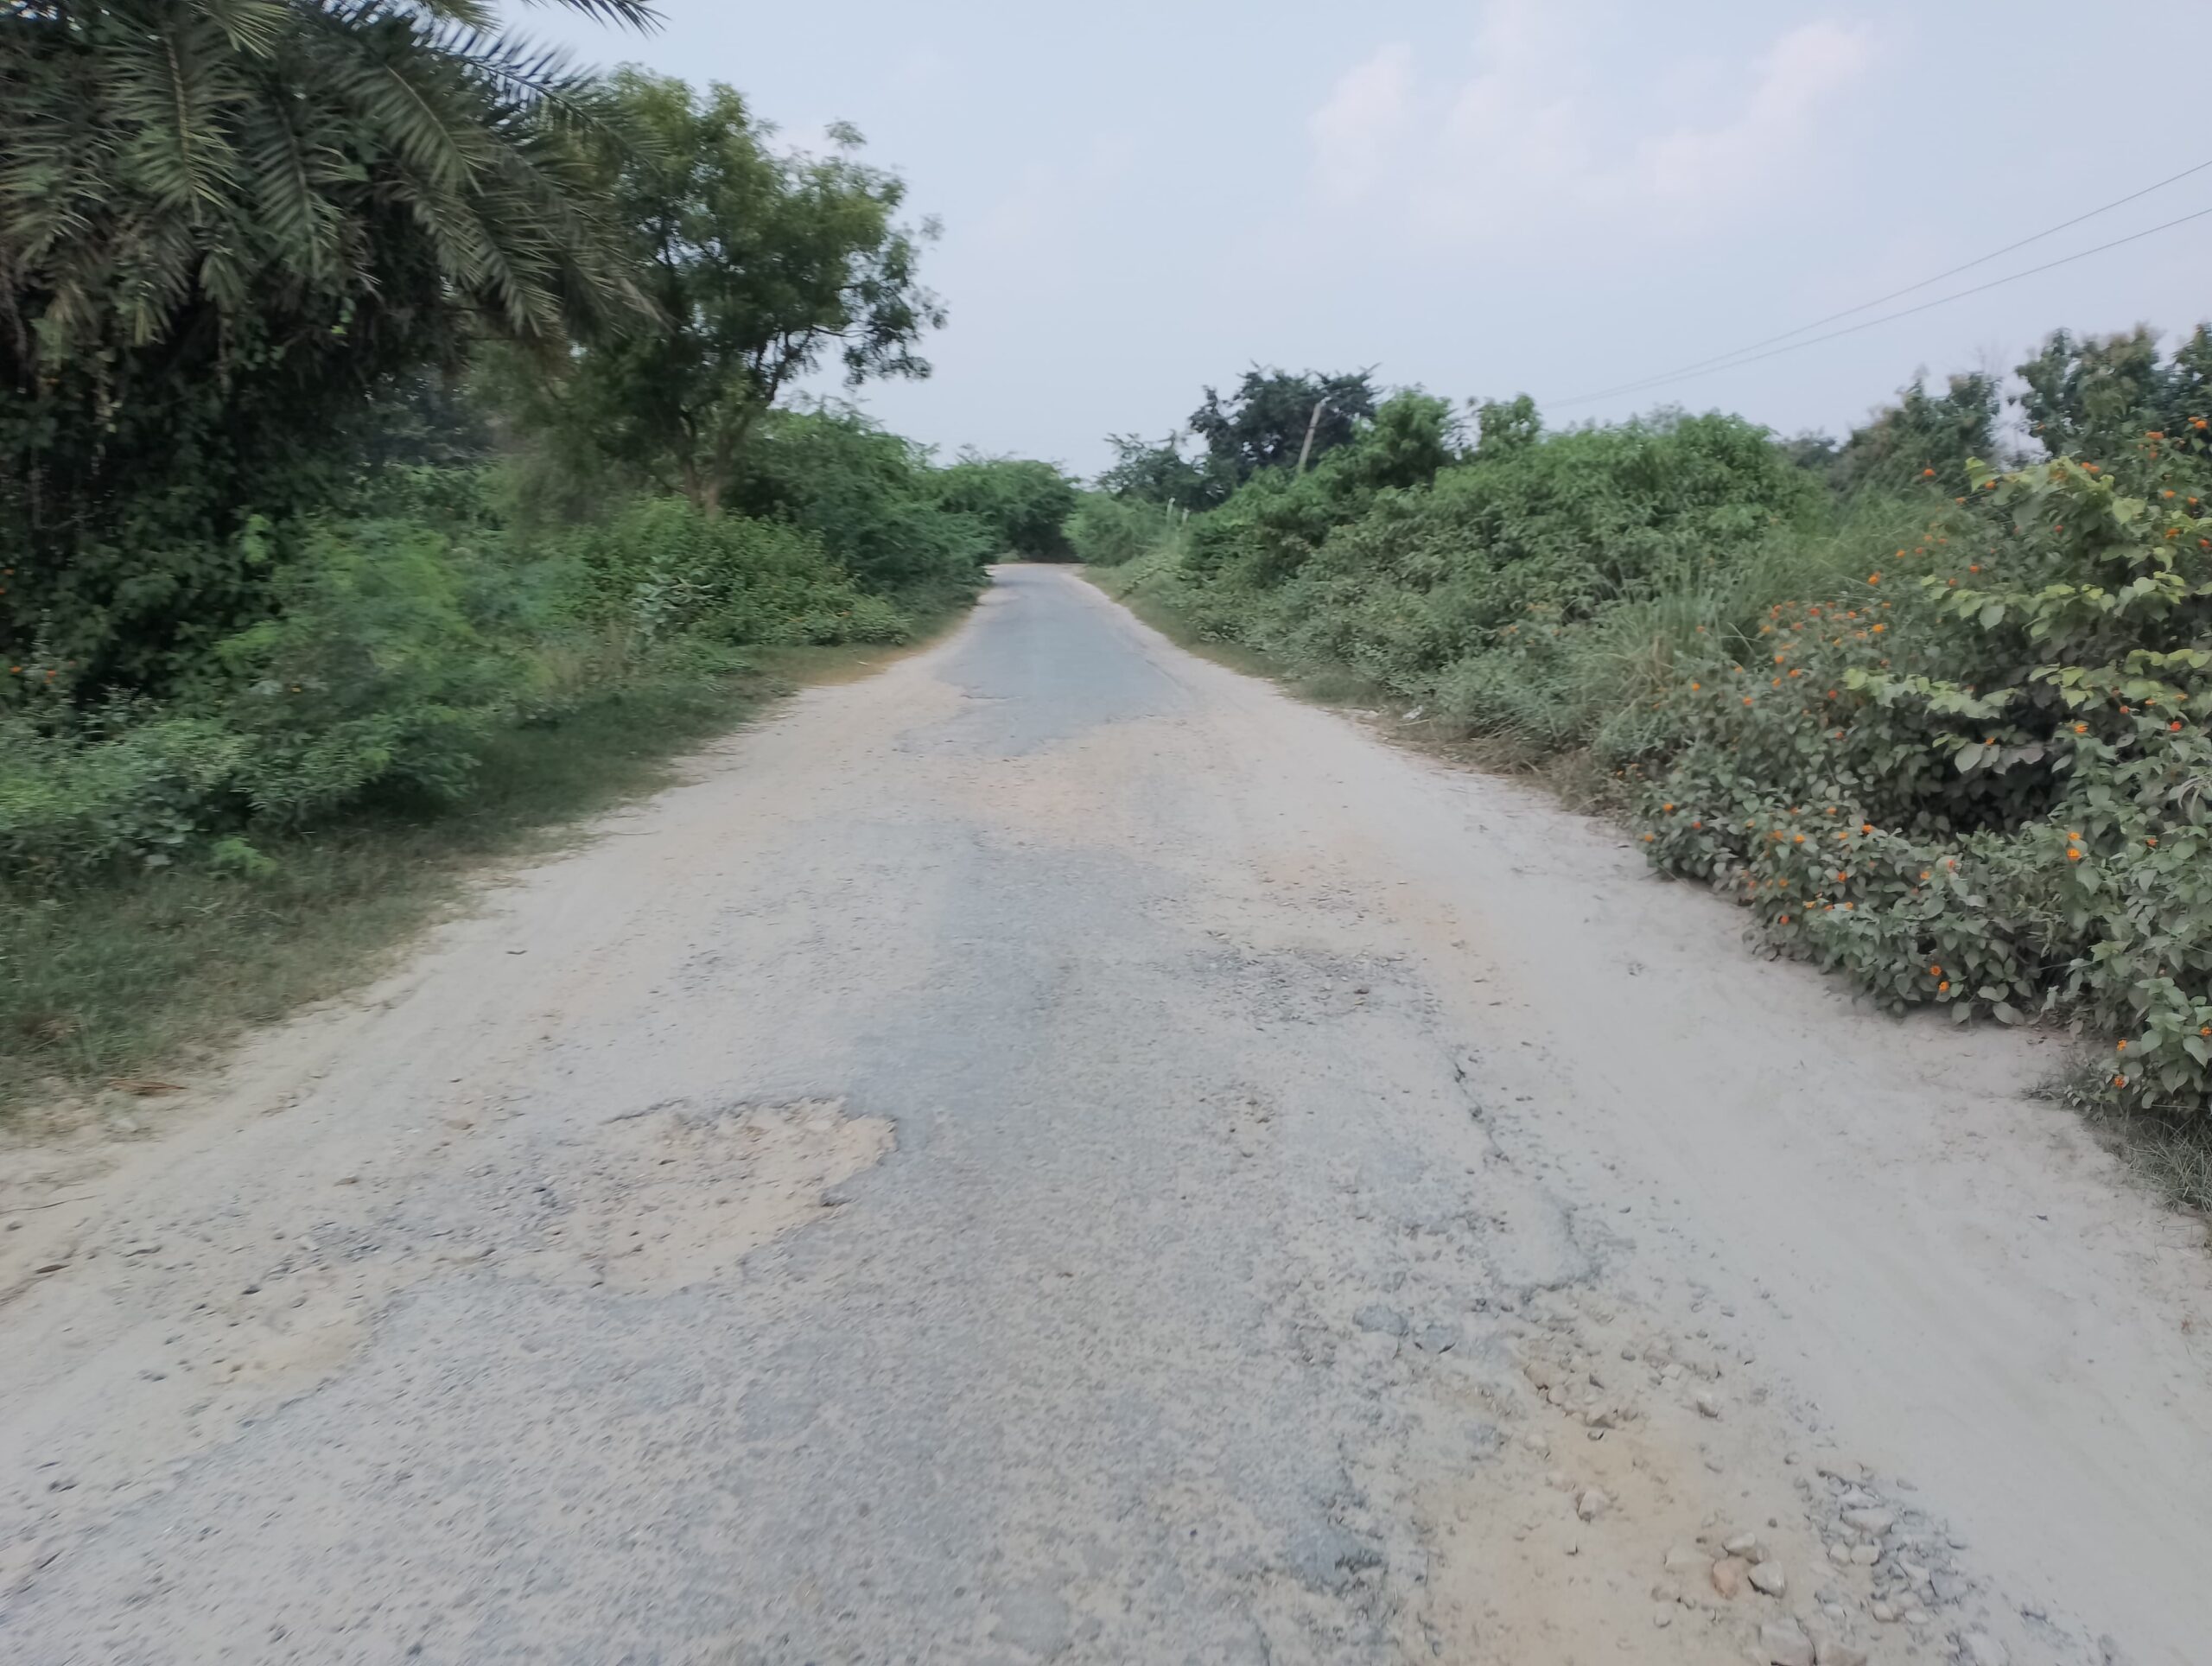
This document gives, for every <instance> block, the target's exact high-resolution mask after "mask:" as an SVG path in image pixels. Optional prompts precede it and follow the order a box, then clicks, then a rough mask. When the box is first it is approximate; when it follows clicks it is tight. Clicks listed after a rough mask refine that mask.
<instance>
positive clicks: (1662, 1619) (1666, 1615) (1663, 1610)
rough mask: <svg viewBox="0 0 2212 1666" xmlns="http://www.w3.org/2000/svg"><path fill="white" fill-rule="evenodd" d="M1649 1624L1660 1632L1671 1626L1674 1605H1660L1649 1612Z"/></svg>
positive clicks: (1673, 1619) (1673, 1618)
mask: <svg viewBox="0 0 2212 1666" xmlns="http://www.w3.org/2000/svg"><path fill="white" fill-rule="evenodd" d="M1651 1623H1652V1625H1655V1626H1656V1627H1658V1629H1659V1630H1661V1631H1665V1630H1666V1629H1667V1628H1668V1627H1669V1625H1673V1624H1674V1623H1675V1607H1674V1605H1673V1604H1672V1603H1662V1604H1660V1605H1659V1606H1657V1607H1656V1608H1654V1609H1653V1610H1652V1611H1651Z"/></svg>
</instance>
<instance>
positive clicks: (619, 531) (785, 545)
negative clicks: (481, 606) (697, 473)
mask: <svg viewBox="0 0 2212 1666" xmlns="http://www.w3.org/2000/svg"><path fill="white" fill-rule="evenodd" d="M562 547H563V553H564V554H565V555H566V556H567V557H568V559H569V560H570V561H571V562H573V563H575V569H576V575H577V579H576V590H575V604H574V605H575V608H576V610H577V612H578V614H579V615H580V617H582V618H583V619H585V620H588V621H590V622H592V623H595V624H596V623H605V622H620V623H622V624H625V625H627V626H632V627H633V628H634V629H635V630H637V631H638V632H639V634H640V635H641V636H642V637H644V638H645V639H646V640H648V641H663V640H666V639H671V638H673V637H677V636H682V635H696V636H699V637H702V638H704V639H707V640H709V641H712V642H720V643H723V644H726V645H753V644H794V643H829V642H897V641H900V640H903V639H905V637H906V635H907V633H908V632H909V630H910V628H911V627H910V626H909V625H908V622H907V620H906V617H905V615H904V614H900V613H899V610H898V609H897V608H896V607H893V606H892V604H891V603H890V602H888V601H886V600H885V599H884V598H883V597H881V596H879V595H868V594H866V593H864V592H862V591H861V589H860V588H858V587H857V586H856V585H855V583H854V582H853V581H852V578H851V577H850V575H848V574H847V573H846V572H845V571H844V570H843V569H841V568H840V567H838V566H837V564H836V563H835V562H833V561H831V560H830V558H829V554H828V552H827V551H826V550H824V549H823V545H822V542H821V540H820V539H819V538H817V537H815V536H814V535H813V534H812V533H810V532H808V531H804V530H802V529H800V528H798V527H794V526H790V525H783V524H780V523H778V522H774V521H762V520H753V519H749V518H747V517H745V516H742V515H709V514H706V513H704V512H701V511H699V510H696V509H694V508H693V507H691V506H690V504H688V503H685V502H683V500H682V499H675V498H640V499H637V500H636V501H635V502H633V503H632V504H630V505H629V506H627V507H626V508H625V509H623V510H622V511H621V512H619V513H617V514H615V515H613V516H611V517H610V518H607V520H606V521H604V522H601V523H599V524H597V525H591V526H587V527H582V528H579V529H577V530H576V531H574V532H572V533H570V534H569V536H568V537H567V538H566V539H564V540H563V546H562Z"/></svg>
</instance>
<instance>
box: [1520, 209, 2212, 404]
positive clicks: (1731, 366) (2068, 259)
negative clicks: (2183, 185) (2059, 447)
mask: <svg viewBox="0 0 2212 1666" xmlns="http://www.w3.org/2000/svg"><path fill="white" fill-rule="evenodd" d="M2207 214H2212V208H2199V209H2198V210H2197V211H2196V213H2193V214H2183V215H2182V216H2181V217H2180V219H2170V220H2168V221H2166V223H2165V224H2164V225H2163V226H2152V227H2150V228H2149V229H2148V230H2146V231H2141V232H2130V233H2129V234H2128V235H2127V236H2126V237H2117V238H2113V240H2112V241H2111V242H2109V243H2100V244H2099V245H2097V246H2096V247H2095V248H2094V249H2084V250H2082V251H2081V252H2080V253H2078V254H2070V255H2061V256H2060V257H2059V258H2057V259H2056V260H2047V261H2045V262H2044V264H2042V265H2040V266H2031V267H2029V268H2028V269H2027V270H2025V271H2024V272H2011V273H2007V274H2006V275H2005V277H1993V278H1991V279H1990V280H1989V282H1988V283H1977V284H1975V285H1974V288H1972V289H1961V290H1959V291H1957V292H1956V293H1955V294H1953V295H1942V296H1936V299H1935V300H1933V301H1923V302H1921V303H1920V304H1919V305H1918V306H1916V307H1903V308H1898V310H1897V311H1896V312H1893V313H1884V314H1883V315H1881V316H1880V317H1879V318H1870V319H1868V320H1866V321H1865V322H1864V323H1860V324H1847V325H1845V326H1844V327H1842V328H1841V329H1840V330H1830V331H1829V332H1828V333H1827V334H1826V335H1816V336H1814V337H1813V338H1812V339H1811V340H1806V341H1792V342H1790V343H1789V345H1788V346H1787V347H1770V348H1768V349H1767V350H1766V351H1765V352H1764V353H1753V354H1752V355H1751V357H1750V358H1748V359H1732V360H1730V361H1729V362H1728V363H1727V364H1725V365H1714V366H1711V367H1710V368H1708V369H1706V370H1701V371H1693V372H1689V374H1688V375H1687V376H1680V377H1675V376H1667V377H1660V378H1655V380H1654V381H1651V382H1642V383H1638V384H1637V385H1635V386H1634V387H1630V388H1620V389H1616V390H1614V391H1616V392H1636V391H1639V390H1641V389H1643V388H1649V387H1652V386H1656V385H1660V384H1662V383H1666V382H1673V381H1688V380H1692V379H1694V378H1696V377H1699V376H1711V375H1713V374H1714V373H1715V372H1719V371H1724V370H1737V369H1739V368H1741V367H1742V366H1745V365H1756V364H1757V363H1758V361H1759V360H1760V359H1773V358H1777V357H1779V356H1780V355H1781V354H1783V353H1796V351H1797V350H1798V349H1799V348H1801V347H1818V346H1819V345H1820V344H1821V342H1823V341H1833V340H1835V339H1836V338H1837V337H1839V336H1844V335H1856V334H1859V331H1861V330H1871V329H1872V328H1873V327H1875V326H1876V325H1877V324H1888V323H1893V322H1895V321H1897V319H1900V318H1910V317H1911V316H1912V315H1913V314H1915V313H1924V312H1926V311H1927V310H1928V309H1929V308H1931V307H1941V306H1944V305H1946V304H1948V302H1954V301H1963V300H1965V299H1966V298H1967V296H1970V295H1980V293H1981V292H1982V291H1983V290H1985V289H1997V288H1999V286H2000V285H2003V284H2006V283H2015V282H2017V281H2018V280H2019V279H2021V278H2024V277H2034V276H2035V275H2036V274H2037V272H2047V271H2049V270H2051V269H2052V268H2053V267H2055V266H2069V265H2071V264H2073V263H2074V262H2075V261H2077V260H2087V259H2088V258H2089V257H2090V256H2091V255H2101V254H2102V253H2103V252H2104V251H2106V250H2107V249H2117V248H2119V247H2120V245H2122V244H2125V243H2137V242H2140V241H2141V240H2142V239H2143V238H2146V237H2155V236H2157V235H2158V233H2159V232H2171V230H2173V228H2174V227H2175V226H2185V225H2187V224H2188V223H2189V222H2190V220H2192V219H2203V218H2204V217H2205V216H2206V215H2207ZM1602 397H1605V396H1604V395H1602V394H1590V395H1586V396H1585V400H1586V399H1591V398H1602ZM1560 403H1561V404H1581V403H1584V400H1574V399H1567V400H1563V401H1561V402H1560Z"/></svg>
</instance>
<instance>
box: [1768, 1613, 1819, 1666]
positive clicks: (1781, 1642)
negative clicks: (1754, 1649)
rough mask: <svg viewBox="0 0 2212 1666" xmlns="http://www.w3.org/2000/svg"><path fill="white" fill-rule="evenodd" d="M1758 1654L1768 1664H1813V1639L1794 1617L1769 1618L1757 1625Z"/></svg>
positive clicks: (1792, 1665) (1775, 1665)
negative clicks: (1763, 1623)
mask: <svg viewBox="0 0 2212 1666" xmlns="http://www.w3.org/2000/svg"><path fill="white" fill-rule="evenodd" d="M1759 1656H1760V1658H1761V1659H1763V1660H1765V1661H1767V1662H1769V1663H1770V1666H1813V1639H1812V1638H1810V1637H1807V1636H1806V1635H1805V1631H1804V1628H1803V1627H1802V1626H1801V1625H1798V1624H1797V1622H1796V1620H1794V1619H1770V1620H1769V1621H1767V1623H1766V1624H1765V1625H1762V1626H1760V1627H1759Z"/></svg>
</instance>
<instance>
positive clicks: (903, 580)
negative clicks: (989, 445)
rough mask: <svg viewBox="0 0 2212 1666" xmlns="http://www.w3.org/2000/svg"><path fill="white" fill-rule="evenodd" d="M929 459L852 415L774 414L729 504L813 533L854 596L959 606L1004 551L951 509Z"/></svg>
mask: <svg viewBox="0 0 2212 1666" xmlns="http://www.w3.org/2000/svg"><path fill="white" fill-rule="evenodd" d="M948 473H950V471H948V470H938V469H932V468H931V466H930V462H929V456H928V453H927V452H926V451H925V449H924V448H922V447H920V446H918V445H916V444H915V443H913V442H912V441H910V440H904V439H901V438H900V437H899V436H897V435H895V434H889V433H886V432H885V431H884V430H883V429H880V428H878V427H876V426H875V425H874V423H870V422H869V421H868V419H867V418H865V417H861V416H860V415H858V414H857V413H855V412H852V411H849V410H838V409H836V408H829V409H823V410H801V411H775V412H771V413H770V414H769V416H768V417H767V418H766V419H765V420H764V422H763V423H762V425H761V429H760V434H759V436H757V438H756V440H755V442H754V443H753V445H752V446H750V447H749V448H748V449H747V455H746V457H745V467H744V472H743V474H742V475H741V478H740V480H739V482H738V487H737V493H736V496H735V497H734V499H733V500H732V504H731V506H732V507H734V508H736V509H739V510H741V511H742V512H744V513H746V514H747V515H750V516H752V517H753V518H755V519H760V520H775V521H785V522H788V523H789V524H790V525H793V526H797V527H799V528H802V529H804V531H809V532H811V533H813V534H814V535H815V537H817V538H819V539H820V540H821V542H822V544H823V548H824V549H826V550H831V551H833V552H835V555H836V559H837V561H838V562H839V563H841V564H842V566H843V568H844V569H845V570H846V571H848V572H849V573H850V574H851V575H852V577H853V582H855V584H857V585H858V586H859V587H860V588H861V589H863V590H868V591H871V592H873V593H874V594H876V595H885V596H889V597H892V598H893V599H894V600H895V601H898V602H899V603H900V604H902V605H907V606H913V607H944V606H949V605H952V604H954V603H957V602H960V601H965V600H966V599H967V598H969V597H970V596H972V595H975V593H976V590H977V589H978V588H980V587H981V585H982V581H983V565H984V563H986V562H988V561H989V560H990V559H991V558H992V557H993V556H995V555H997V554H998V553H999V552H1000V551H1001V549H1002V548H1003V547H1004V545H1003V544H1002V543H1001V537H1000V534H999V533H998V532H997V531H995V529H994V527H993V526H992V525H991V524H990V523H989V521H988V519H986V518H983V517H981V516H978V515H975V514H969V513H966V512H962V511H961V510H960V508H959V507H958V506H952V505H949V504H948V503H947V502H946V500H945V498H944V493H943V491H942V490H941V487H940V485H939V481H940V480H941V479H942V477H943V476H944V474H948Z"/></svg>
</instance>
